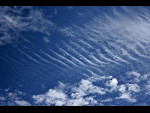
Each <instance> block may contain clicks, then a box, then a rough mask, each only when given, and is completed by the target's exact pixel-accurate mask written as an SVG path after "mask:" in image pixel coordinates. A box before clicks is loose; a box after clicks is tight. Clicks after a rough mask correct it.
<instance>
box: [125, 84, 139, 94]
mask: <svg viewBox="0 0 150 113" xmlns="http://www.w3.org/2000/svg"><path fill="white" fill-rule="evenodd" d="M128 91H133V92H139V91H140V87H139V85H137V84H128Z"/></svg>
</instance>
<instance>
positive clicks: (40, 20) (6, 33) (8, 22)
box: [0, 7, 57, 45]
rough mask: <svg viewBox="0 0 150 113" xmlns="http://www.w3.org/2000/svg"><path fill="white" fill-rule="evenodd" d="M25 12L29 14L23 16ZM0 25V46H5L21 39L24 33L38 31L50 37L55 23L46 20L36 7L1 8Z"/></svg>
mask: <svg viewBox="0 0 150 113" xmlns="http://www.w3.org/2000/svg"><path fill="white" fill-rule="evenodd" d="M24 10H28V11H29V13H28V14H27V15H26V16H21V15H24ZM8 12H9V13H8ZM14 13H15V14H14ZM56 13H57V12H56V11H55V14H56ZM0 25H1V26H2V27H1V28H0V31H1V32H0V34H1V35H2V36H1V38H0V45H5V44H8V43H11V42H12V41H13V40H15V39H17V38H19V37H20V32H22V31H25V32H26V31H36V32H40V33H43V34H46V35H48V36H50V32H49V31H50V29H52V27H53V26H54V23H53V22H51V21H50V20H47V19H45V18H44V15H43V13H42V11H40V10H37V9H34V7H17V8H11V7H0ZM12 31H13V33H12Z"/></svg>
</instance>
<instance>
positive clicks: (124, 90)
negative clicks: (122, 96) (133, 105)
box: [118, 85, 126, 93]
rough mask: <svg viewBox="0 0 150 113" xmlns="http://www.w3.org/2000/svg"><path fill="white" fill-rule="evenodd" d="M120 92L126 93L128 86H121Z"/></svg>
mask: <svg viewBox="0 0 150 113" xmlns="http://www.w3.org/2000/svg"><path fill="white" fill-rule="evenodd" d="M118 91H120V92H121V93H124V92H126V86H125V85H120V86H119V87H118Z"/></svg>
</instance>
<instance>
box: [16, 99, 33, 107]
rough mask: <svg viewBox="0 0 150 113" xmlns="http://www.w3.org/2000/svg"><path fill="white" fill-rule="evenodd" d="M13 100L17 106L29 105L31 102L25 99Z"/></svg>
mask: <svg viewBox="0 0 150 113" xmlns="http://www.w3.org/2000/svg"><path fill="white" fill-rule="evenodd" d="M14 102H15V103H16V104H17V105H19V106H31V104H30V103H29V102H27V101H25V100H16V101H14Z"/></svg>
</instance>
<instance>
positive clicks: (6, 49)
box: [0, 6, 150, 106]
mask: <svg viewBox="0 0 150 113" xmlns="http://www.w3.org/2000/svg"><path fill="white" fill-rule="evenodd" d="M149 23H150V10H149V7H135V6H134V7H131V6H130V7H129V6H128V7H124V6H33V7H29V6H19V7H18V6H12V7H7V6H5V7H4V6H2V7H0V105H1V106H45V105H46V106H87V105H88V106H105V105H109V106H112V105H116V106H120V105H124V106H128V105H135V106H136V105H149V104H150V102H149V98H148V97H149V95H150V87H149V86H150V79H149V78H150V65H149V62H150V57H149V56H150V46H149V45H150V33H149V30H150V24H149Z"/></svg>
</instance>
